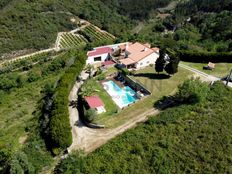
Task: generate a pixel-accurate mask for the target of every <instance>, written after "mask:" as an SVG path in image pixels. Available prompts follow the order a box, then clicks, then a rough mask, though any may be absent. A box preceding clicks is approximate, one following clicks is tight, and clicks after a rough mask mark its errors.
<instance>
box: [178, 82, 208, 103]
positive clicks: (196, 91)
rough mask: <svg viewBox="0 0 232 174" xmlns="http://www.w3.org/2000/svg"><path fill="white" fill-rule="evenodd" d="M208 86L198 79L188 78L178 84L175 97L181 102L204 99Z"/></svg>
mask: <svg viewBox="0 0 232 174" xmlns="http://www.w3.org/2000/svg"><path fill="white" fill-rule="evenodd" d="M208 92H209V87H208V85H207V84H205V83H202V82H201V81H200V80H199V79H188V80H186V81H185V82H184V83H183V84H182V85H180V86H179V91H178V93H177V95H176V96H177V98H178V99H179V100H180V101H181V102H187V103H198V102H204V101H205V100H206V97H207V94H208Z"/></svg>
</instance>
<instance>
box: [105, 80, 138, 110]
mask: <svg viewBox="0 0 232 174" xmlns="http://www.w3.org/2000/svg"><path fill="white" fill-rule="evenodd" d="M102 84H103V86H104V89H105V90H106V91H107V93H108V94H109V95H110V96H111V97H112V99H113V101H114V102H115V103H116V104H117V105H118V106H119V107H120V108H123V107H125V106H128V105H129V104H131V103H134V102H135V101H136V100H137V98H136V96H135V94H136V93H135V91H134V90H133V89H131V88H130V87H129V86H125V87H124V88H123V89H122V88H120V87H119V86H118V85H117V84H116V83H114V82H113V81H111V80H110V81H108V82H104V83H102Z"/></svg>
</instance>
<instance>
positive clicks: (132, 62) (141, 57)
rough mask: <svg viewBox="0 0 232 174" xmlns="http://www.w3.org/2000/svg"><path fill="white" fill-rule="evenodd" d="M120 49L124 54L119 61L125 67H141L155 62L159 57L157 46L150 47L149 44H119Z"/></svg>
mask: <svg viewBox="0 0 232 174" xmlns="http://www.w3.org/2000/svg"><path fill="white" fill-rule="evenodd" d="M120 49H121V51H122V53H123V54H124V58H123V57H122V58H121V59H120V60H119V62H120V63H121V65H123V66H124V67H126V68H127V69H141V68H145V67H147V66H149V65H151V64H152V65H153V64H155V62H156V60H157V58H158V57H159V48H156V47H155V48H151V45H150V44H141V43H139V42H136V43H134V44H126V45H125V46H123V45H121V46H120Z"/></svg>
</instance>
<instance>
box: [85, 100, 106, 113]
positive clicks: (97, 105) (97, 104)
mask: <svg viewBox="0 0 232 174" xmlns="http://www.w3.org/2000/svg"><path fill="white" fill-rule="evenodd" d="M85 101H86V102H87V104H88V105H89V107H90V108H91V109H95V110H96V111H97V113H98V114H101V113H103V112H106V110H105V107H104V103H103V102H102V100H101V99H100V98H99V97H98V96H90V97H85Z"/></svg>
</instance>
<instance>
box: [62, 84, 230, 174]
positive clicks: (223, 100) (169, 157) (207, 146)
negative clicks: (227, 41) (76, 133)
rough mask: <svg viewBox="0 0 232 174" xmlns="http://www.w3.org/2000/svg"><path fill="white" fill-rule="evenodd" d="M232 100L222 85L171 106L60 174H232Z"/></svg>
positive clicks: (66, 166)
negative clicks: (200, 99) (198, 99)
mask: <svg viewBox="0 0 232 174" xmlns="http://www.w3.org/2000/svg"><path fill="white" fill-rule="evenodd" d="M231 98H232V91H231V90H226V89H225V88H224V86H223V85H219V86H218V87H216V88H214V89H211V92H209V93H208V101H207V102H206V103H204V104H196V105H181V106H178V107H174V108H170V109H167V110H165V111H164V112H163V113H161V114H160V115H159V116H158V117H152V118H150V119H149V120H148V121H147V122H146V123H143V124H140V125H139V126H138V127H136V128H134V129H132V130H129V131H127V132H126V133H125V134H123V135H120V136H119V137H117V138H115V139H114V140H112V141H111V142H109V143H108V144H106V145H104V146H103V147H101V148H100V149H98V150H96V151H95V152H94V153H92V154H90V155H88V156H87V157H82V158H80V157H74V158H73V157H72V158H68V159H66V160H65V161H63V163H62V165H61V166H62V169H63V170H62V172H60V173H69V172H70V171H77V170H78V171H80V172H79V173H88V174H91V173H94V174H96V173H101V174H103V173H134V174H136V173H138V174H139V173H231V172H232V167H231V166H232V155H231V154H232V144H231V142H232V136H231V134H232V128H231V124H232V119H231V114H230V113H231V111H230V105H231ZM74 164H75V165H76V166H78V167H76V166H75V167H73V165H74ZM68 171H69V172H68Z"/></svg>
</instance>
